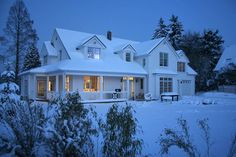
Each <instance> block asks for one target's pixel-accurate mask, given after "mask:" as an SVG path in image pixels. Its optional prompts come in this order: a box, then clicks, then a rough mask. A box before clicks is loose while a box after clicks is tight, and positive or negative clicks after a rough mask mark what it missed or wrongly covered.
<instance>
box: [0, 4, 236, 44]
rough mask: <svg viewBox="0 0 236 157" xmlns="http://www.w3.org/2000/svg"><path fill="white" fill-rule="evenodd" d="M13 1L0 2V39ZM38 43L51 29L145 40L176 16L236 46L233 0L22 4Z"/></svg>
mask: <svg viewBox="0 0 236 157" xmlns="http://www.w3.org/2000/svg"><path fill="white" fill-rule="evenodd" d="M13 2H14V1H13V0H0V35H1V36H2V35H3V31H2V30H3V28H4V27H5V24H6V19H7V16H8V12H9V8H10V6H11V5H12V3H13ZM25 4H26V6H27V8H28V10H29V12H30V15H31V19H32V20H34V22H35V23H34V28H36V29H37V33H38V36H39V38H40V41H39V45H38V46H39V47H41V45H42V42H43V41H46V40H50V37H51V35H52V32H53V29H54V28H65V29H71V30H77V31H82V32H90V33H96V34H104V35H105V34H106V32H107V30H111V31H112V32H113V36H115V37H120V38H126V39H131V40H137V41H145V40H149V39H150V38H151V36H152V33H153V30H154V29H155V27H156V25H157V24H158V21H159V18H160V17H163V18H164V20H165V22H166V24H168V23H169V18H170V16H171V15H172V14H174V15H177V16H179V19H180V21H181V22H182V23H183V26H184V30H185V32H186V31H189V30H191V31H201V32H202V31H203V30H204V29H219V31H220V34H221V35H222V36H223V39H224V40H225V44H224V46H229V45H231V44H236V0H119V1H118V0H117V1H115V0H99V1H98V0H60V1H59V0H33V1H32V0H25Z"/></svg>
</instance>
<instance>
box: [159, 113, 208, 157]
mask: <svg viewBox="0 0 236 157" xmlns="http://www.w3.org/2000/svg"><path fill="white" fill-rule="evenodd" d="M207 121H208V120H207V119H202V120H199V121H198V126H199V128H200V129H201V131H202V133H203V136H202V137H203V139H204V141H205V142H206V153H205V155H204V156H206V157H210V146H211V144H212V143H211V141H210V127H209V126H208V123H207ZM177 122H178V125H179V127H180V128H181V129H180V130H179V131H178V130H175V129H170V128H165V130H164V134H161V136H160V146H161V151H160V153H161V155H164V154H168V153H169V150H170V148H171V147H173V146H176V147H177V148H179V149H182V150H183V151H184V152H185V153H186V154H187V155H188V156H189V157H200V156H201V154H200V153H199V151H198V149H197V148H196V146H195V145H194V144H193V139H192V138H191V134H190V129H189V126H188V123H187V121H186V120H184V119H182V117H181V118H178V120H177Z"/></svg>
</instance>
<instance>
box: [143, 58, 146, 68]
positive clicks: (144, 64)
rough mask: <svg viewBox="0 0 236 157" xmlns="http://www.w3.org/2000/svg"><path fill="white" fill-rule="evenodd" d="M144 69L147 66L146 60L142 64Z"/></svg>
mask: <svg viewBox="0 0 236 157" xmlns="http://www.w3.org/2000/svg"><path fill="white" fill-rule="evenodd" d="M142 65H143V67H145V66H146V58H143V63H142Z"/></svg>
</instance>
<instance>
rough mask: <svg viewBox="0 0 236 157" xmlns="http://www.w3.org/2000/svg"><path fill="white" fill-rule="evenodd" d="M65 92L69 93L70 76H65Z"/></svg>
mask: <svg viewBox="0 0 236 157" xmlns="http://www.w3.org/2000/svg"><path fill="white" fill-rule="evenodd" d="M66 91H67V92H69V91H70V76H66Z"/></svg>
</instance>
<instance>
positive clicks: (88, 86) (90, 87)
mask: <svg viewBox="0 0 236 157" xmlns="http://www.w3.org/2000/svg"><path fill="white" fill-rule="evenodd" d="M99 89H100V80H99V77H97V76H84V92H96V91H99Z"/></svg>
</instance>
